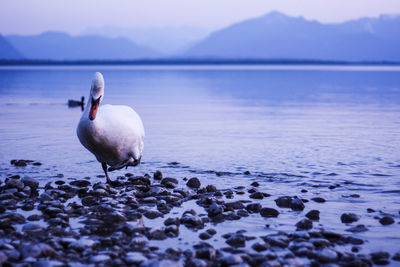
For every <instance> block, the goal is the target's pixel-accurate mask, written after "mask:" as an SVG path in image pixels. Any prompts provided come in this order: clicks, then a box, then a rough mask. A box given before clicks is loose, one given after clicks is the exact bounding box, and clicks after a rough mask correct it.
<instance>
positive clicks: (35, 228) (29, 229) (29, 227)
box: [22, 223, 43, 234]
mask: <svg viewBox="0 0 400 267" xmlns="http://www.w3.org/2000/svg"><path fill="white" fill-rule="evenodd" d="M22 231H24V232H26V233H29V234H30V233H40V232H42V231H43V226H42V225H40V224H37V223H27V224H25V225H24V226H23V227H22Z"/></svg>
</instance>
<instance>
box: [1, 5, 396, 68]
mask: <svg viewBox="0 0 400 267" xmlns="http://www.w3.org/2000/svg"><path fill="white" fill-rule="evenodd" d="M126 32H127V31H126ZM154 32H156V31H154ZM182 32H184V31H182ZM186 32H187V31H186ZM121 33H123V31H121ZM142 35H143V34H142ZM112 36H113V37H110V34H109V35H108V37H105V36H100V35H94V34H86V35H81V36H70V35H67V34H65V33H59V32H46V33H43V34H40V35H33V36H19V35H7V36H5V38H2V37H1V35H0V58H6V59H20V58H22V57H25V58H27V59H50V60H132V59H147V58H167V57H168V58H171V56H170V55H168V56H166V54H164V53H163V52H165V51H163V52H161V51H156V50H155V49H154V46H153V47H152V48H149V47H147V46H144V45H138V43H140V40H139V39H138V40H139V41H135V39H134V36H133V35H131V36H130V37H129V38H128V37H127V36H124V37H116V33H114V35H112ZM197 36H200V35H197ZM141 38H142V40H141V42H142V43H143V40H144V39H143V38H144V36H142V37H141ZM153 38H155V37H154V36H153ZM162 38H164V40H166V39H165V38H166V35H164V36H162ZM171 38H176V36H175V37H174V36H171ZM191 38H192V39H190V38H189V39H190V40H191V41H190V42H189V41H187V42H188V43H187V44H186V46H189V48H187V49H186V50H185V51H181V52H179V53H176V54H174V55H173V58H186V59H297V60H338V61H339V60H340V61H342V60H343V61H400V49H399V47H400V16H398V15H381V16H380V17H377V18H361V19H357V20H351V21H347V22H343V23H335V24H332V23H331V24H323V23H320V22H318V21H311V20H306V19H304V18H302V17H290V16H287V15H284V14H282V13H279V12H271V13H268V14H266V15H264V16H261V17H258V18H253V19H248V20H245V21H242V22H239V23H236V24H233V25H231V26H228V27H226V28H223V29H221V30H217V31H214V32H212V33H211V34H209V35H208V36H207V37H205V38H204V39H202V40H198V41H197V42H195V43H194V44H191V45H190V43H193V38H194V37H193V36H192V37H191ZM186 39H188V38H186ZM189 39H188V40H189ZM182 40H185V38H182ZM165 42H167V41H165ZM161 43H162V42H161ZM180 45H181V46H182V47H183V46H184V44H182V41H181V42H180ZM158 50H162V49H158Z"/></svg>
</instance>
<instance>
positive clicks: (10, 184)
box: [6, 179, 25, 190]
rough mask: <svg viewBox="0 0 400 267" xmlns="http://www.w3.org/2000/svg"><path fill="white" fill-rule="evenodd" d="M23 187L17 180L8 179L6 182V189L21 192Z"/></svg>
mask: <svg viewBox="0 0 400 267" xmlns="http://www.w3.org/2000/svg"><path fill="white" fill-rule="evenodd" d="M24 187H25V185H24V183H23V182H22V181H21V180H18V179H8V180H7V182H6V188H16V189H18V190H22V189H24Z"/></svg>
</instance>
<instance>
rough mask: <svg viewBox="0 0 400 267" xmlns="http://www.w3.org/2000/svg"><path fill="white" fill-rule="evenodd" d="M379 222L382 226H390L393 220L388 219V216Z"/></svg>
mask: <svg viewBox="0 0 400 267" xmlns="http://www.w3.org/2000/svg"><path fill="white" fill-rule="evenodd" d="M379 222H380V223H381V224H382V225H390V224H393V223H394V220H393V218H392V217H390V216H385V217H382V218H381V219H380V220H379Z"/></svg>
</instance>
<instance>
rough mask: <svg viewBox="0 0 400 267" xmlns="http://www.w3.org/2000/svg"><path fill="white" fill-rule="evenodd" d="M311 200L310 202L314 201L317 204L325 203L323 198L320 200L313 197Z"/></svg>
mask: <svg viewBox="0 0 400 267" xmlns="http://www.w3.org/2000/svg"><path fill="white" fill-rule="evenodd" d="M311 200H312V201H315V202H317V203H324V202H326V200H325V199H324V198H322V197H313V198H312V199H311Z"/></svg>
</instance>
